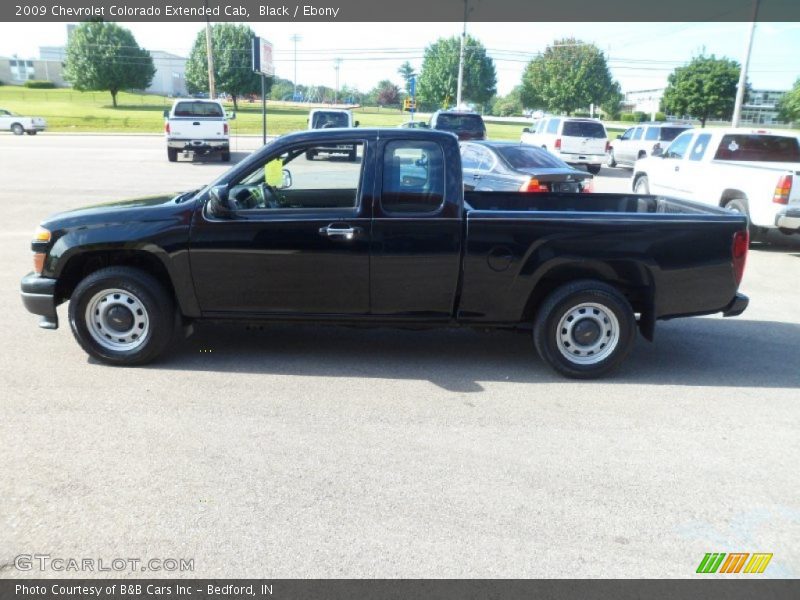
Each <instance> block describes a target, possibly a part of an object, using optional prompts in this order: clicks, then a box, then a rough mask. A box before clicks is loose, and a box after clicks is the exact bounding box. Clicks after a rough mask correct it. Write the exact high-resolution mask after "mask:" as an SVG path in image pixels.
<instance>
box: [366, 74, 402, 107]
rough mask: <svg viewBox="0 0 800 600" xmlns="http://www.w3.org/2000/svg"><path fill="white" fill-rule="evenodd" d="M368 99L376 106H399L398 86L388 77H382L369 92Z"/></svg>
mask: <svg viewBox="0 0 800 600" xmlns="http://www.w3.org/2000/svg"><path fill="white" fill-rule="evenodd" d="M369 99H370V100H372V101H373V102H374V103H375V104H377V105H378V106H399V105H400V88H399V87H397V86H396V85H395V84H393V83H392V82H391V81H389V80H388V79H384V80H383V81H379V82H378V85H376V86H375V88H374V89H373V90H372V91H371V92H370V93H369Z"/></svg>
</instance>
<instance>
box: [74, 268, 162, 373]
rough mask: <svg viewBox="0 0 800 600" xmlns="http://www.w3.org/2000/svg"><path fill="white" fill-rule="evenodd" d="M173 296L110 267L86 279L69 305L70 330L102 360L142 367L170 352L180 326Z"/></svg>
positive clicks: (141, 275) (132, 272)
mask: <svg viewBox="0 0 800 600" xmlns="http://www.w3.org/2000/svg"><path fill="white" fill-rule="evenodd" d="M176 321H177V318H176V314H175V304H174V302H173V300H172V297H171V296H170V294H168V293H167V292H166V290H164V287H163V286H162V285H161V284H160V283H159V282H158V281H157V280H156V279H155V278H154V277H152V276H151V275H149V274H148V273H145V272H144V271H140V270H139V269H133V268H130V267H107V268H105V269H100V270H99V271H95V272H94V273H92V274H90V275H89V276H87V277H86V278H85V279H84V280H83V281H81V282H80V283H79V284H78V286H77V287H76V288H75V291H74V292H73V294H72V298H71V300H70V303H69V324H70V327H71V328H72V333H73V334H74V336H75V339H76V340H77V341H78V343H79V344H80V345H81V347H82V348H83V349H84V350H85V351H86V352H87V354H89V355H90V356H92V357H94V358H96V359H97V360H99V361H101V362H104V363H107V364H111V365H121V366H134V365H141V364H144V363H147V362H150V361H152V360H153V359H155V358H156V357H157V356H158V355H160V354H161V353H162V352H164V350H166V348H167V346H168V345H169V343H170V341H171V340H172V338H173V335H174V333H175V330H176V327H177V324H176Z"/></svg>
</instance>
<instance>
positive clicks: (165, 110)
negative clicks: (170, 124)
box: [164, 108, 169, 119]
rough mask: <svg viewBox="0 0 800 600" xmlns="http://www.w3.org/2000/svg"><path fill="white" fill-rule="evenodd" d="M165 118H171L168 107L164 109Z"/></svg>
mask: <svg viewBox="0 0 800 600" xmlns="http://www.w3.org/2000/svg"><path fill="white" fill-rule="evenodd" d="M164 118H165V119H169V109H168V108H165V109H164Z"/></svg>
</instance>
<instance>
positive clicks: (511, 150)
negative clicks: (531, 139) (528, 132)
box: [496, 146, 569, 169]
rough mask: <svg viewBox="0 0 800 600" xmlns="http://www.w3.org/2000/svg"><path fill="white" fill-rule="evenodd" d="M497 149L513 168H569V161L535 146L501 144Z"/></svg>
mask: <svg viewBox="0 0 800 600" xmlns="http://www.w3.org/2000/svg"><path fill="white" fill-rule="evenodd" d="M496 150H497V153H498V154H499V155H500V156H502V157H503V159H504V160H505V161H506V162H507V163H508V164H509V165H510V166H511V167H512V168H513V169H537V168H538V169H569V165H567V163H565V162H563V161H561V160H560V159H558V158H556V157H555V156H553V155H552V154H550V153H549V152H547V151H546V150H540V149H539V148H534V147H533V146H500V147H497V148H496Z"/></svg>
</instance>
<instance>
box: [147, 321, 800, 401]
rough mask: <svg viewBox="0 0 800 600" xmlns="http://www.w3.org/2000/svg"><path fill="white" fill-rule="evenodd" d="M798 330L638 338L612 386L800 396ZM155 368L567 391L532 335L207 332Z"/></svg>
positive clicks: (764, 328) (676, 331)
mask: <svg viewBox="0 0 800 600" xmlns="http://www.w3.org/2000/svg"><path fill="white" fill-rule="evenodd" d="M798 348H800V324H795V323H781V322H773V321H747V320H742V319H722V318H695V319H682V320H676V321H670V322H662V323H659V325H658V327H657V328H656V341H655V343H652V344H651V343H649V342H647V341H645V340H644V339H643V338H641V337H639V339H638V340H637V342H636V346H635V347H634V350H633V352H631V354H630V356H629V357H628V359H627V361H626V362H625V364H624V365H623V366H622V368H621V369H620V370H619V371H617V372H616V373H615V374H613V375H612V376H611V377H610V378H608V379H607V381H608V382H609V383H615V384H626V383H629V384H650V385H685V386H732V387H763V388H792V387H800V355H799V354H798V352H797V349H798ZM151 368H160V369H175V370H189V371H192V370H197V371H219V372H223V373H231V372H244V373H264V374H272V375H292V376H314V377H365V378H376V379H409V380H428V381H430V382H431V383H433V384H435V385H437V386H439V387H441V388H443V389H446V390H449V391H453V392H462V393H474V392H482V391H484V387H483V386H482V385H481V383H480V382H482V381H483V382H511V383H529V384H530V383H559V382H560V383H569V382H570V380H567V379H564V378H562V377H560V376H559V375H557V374H555V373H554V372H553V371H551V370H550V369H549V368H548V367H547V365H545V364H544V363H543V362H542V361H541V360H540V359H539V357H538V356H537V355H536V353H535V351H534V349H533V343H532V341H531V338H530V335H529V334H523V333H515V332H505V331H491V332H481V331H473V330H468V329H450V330H424V331H408V330H397V329H383V328H379V329H356V328H346V327H335V326H312V325H265V326H263V327H245V326H241V325H227V324H225V325H223V324H213V323H205V324H199V325H198V326H197V327H196V331H195V334H194V335H193V336H191V337H190V338H188V339H186V340H182V341H181V342H180V343H178V344H176V347H175V348H174V351H173V352H172V353H171V355H170V356H168V357H165V358H163V359H162V360H161V361H159V362H158V363H156V364H154V365H153V366H152V367H151Z"/></svg>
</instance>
